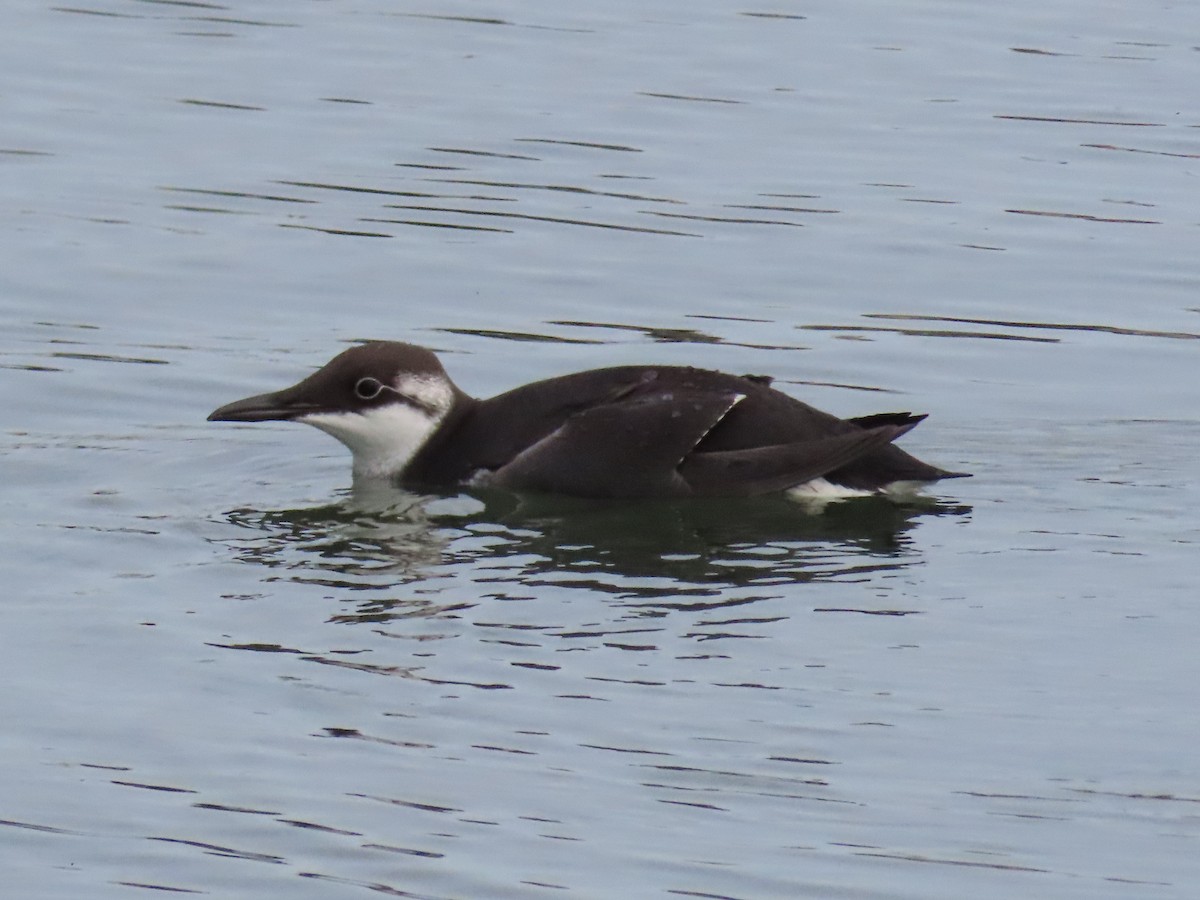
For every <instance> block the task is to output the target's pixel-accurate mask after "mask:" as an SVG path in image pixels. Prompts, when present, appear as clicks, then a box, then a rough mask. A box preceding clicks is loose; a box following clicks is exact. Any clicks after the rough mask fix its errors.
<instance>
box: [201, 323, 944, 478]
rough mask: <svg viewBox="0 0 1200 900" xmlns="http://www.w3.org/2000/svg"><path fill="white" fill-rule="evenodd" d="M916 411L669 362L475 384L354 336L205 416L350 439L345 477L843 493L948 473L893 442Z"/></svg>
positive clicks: (418, 356)
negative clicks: (838, 404) (486, 389)
mask: <svg viewBox="0 0 1200 900" xmlns="http://www.w3.org/2000/svg"><path fill="white" fill-rule="evenodd" d="M924 418H925V416H924V415H913V414H912V413H908V412H898V413H881V414H877V415H870V416H861V417H858V418H851V419H840V418H838V417H837V416H834V415H831V414H829V413H825V412H821V411H820V410H818V409H814V408H813V407H811V406H809V405H807V404H805V403H802V402H801V401H800V400H797V399H795V398H794V397H791V396H789V395H788V394H785V393H783V392H782V391H779V390H776V389H775V388H773V387H772V386H771V379H770V378H769V377H766V376H762V375H729V374H726V373H723V372H716V371H711V370H708V369H695V368H690V367H684V366H616V367H613V368H604V369H592V370H589V371H586V372H577V373H575V374H572V375H563V376H559V377H557V378H548V379H546V380H544V381H537V382H534V383H532V384H527V385H525V386H523V387H518V388H514V389H513V390H510V391H508V392H506V393H503V394H499V395H498V396H495V397H492V398H490V399H486V400H479V399H476V398H474V397H471V396H469V395H467V394H466V393H464V392H463V391H462V390H460V389H459V388H458V387H457V385H455V384H454V382H453V381H451V380H450V377H449V376H448V375H447V374H446V371H445V369H443V368H442V364H441V363H440V362H439V361H438V358H437V357H436V356H435V355H434V354H433V353H432V352H431V351H429V350H426V349H425V348H423V347H418V346H415V345H413V344H405V343H399V342H395V341H370V342H368V343H364V344H360V345H357V346H355V347H351V348H350V349H348V350H345V351H343V352H342V353H339V354H338V355H337V356H335V357H334V358H333V359H332V360H330V361H329V362H328V363H327V364H326V365H325V366H323V367H322V368H321V369H319V370H318V371H316V372H314V373H313V374H312V375H309V376H308V377H307V378H305V379H304V380H303V381H301V382H299V383H298V384H296V385H293V386H292V387H289V388H286V389H284V390H282V391H277V392H275V393H269V394H259V395H256V396H254V397H247V398H246V399H244V400H237V401H235V402H233V403H229V404H227V405H225V406H222V407H220V408H219V409H217V410H215V411H214V412H213V413H212V414H211V415H209V417H208V420H209V421H210V422H211V421H215V422H264V421H275V420H282V421H296V422H304V423H306V424H308V425H313V426H315V427H317V428H319V429H321V430H322V431H324V432H327V433H328V434H330V435H332V436H333V437H335V438H337V439H338V440H339V441H341V442H342V443H343V444H345V445H346V446H347V447H348V448H349V449H350V452H351V453H352V454H353V455H354V463H353V467H354V476H355V479H356V481H358V480H362V479H365V480H388V481H392V482H394V483H397V484H403V485H408V486H416V487H420V486H430V487H449V486H454V485H474V486H488V485H490V486H495V487H500V488H506V489H509V490H512V491H517V492H527V491H528V492H539V493H543V492H544V493H556V494H566V495H573V496H579V497H595V498H634V497H689V496H697V497H714V496H732V497H745V496H754V495H759V494H767V493H773V492H780V491H785V492H789V493H791V494H793V495H796V496H804V495H809V496H824V495H837V496H856V495H868V494H887V493H899V492H904V491H906V490H908V489H910V488H912V487H913V486H915V485H916V486H919V485H923V484H927V483H929V482H934V481H937V480H939V479H942V478H958V477H963V476H964V475H965V474H966V473H962V472H950V471H946V470H945V469H940V468H937V467H936V466H931V465H929V464H928V463H924V462H921V461H920V460H918V459H916V458H915V457H913V456H910V455H909V454H907V453H905V452H904V451H903V450H901V449H900V448H898V447H895V446H893V444H892V442H893V441H894V440H896V439H897V438H898V437H900V436H901V435H903V434H905V433H907V432H908V431H910V430H912V429H913V428H914V427H915V426H916V425H917V423H919V422H920V421H921V420H922V419H924Z"/></svg>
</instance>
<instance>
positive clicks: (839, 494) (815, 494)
mask: <svg viewBox="0 0 1200 900" xmlns="http://www.w3.org/2000/svg"><path fill="white" fill-rule="evenodd" d="M786 493H787V495H788V496H789V497H791V498H792V499H793V500H816V501H818V502H828V501H830V500H845V499H847V498H849V497H870V496H871V494H872V493H874V492H873V491H861V490H859V489H858V488H848V487H843V486H842V485H840V484H834V483H833V482H832V481H826V480H825V479H824V478H814V479H813V480H812V481H806V482H804V484H798V485H796V486H795V487H791V488H788V489H787V491H786Z"/></svg>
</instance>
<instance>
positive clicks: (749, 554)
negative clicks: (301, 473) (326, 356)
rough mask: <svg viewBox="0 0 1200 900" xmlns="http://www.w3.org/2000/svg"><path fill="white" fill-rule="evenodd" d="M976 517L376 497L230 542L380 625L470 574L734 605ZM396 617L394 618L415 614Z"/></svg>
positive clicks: (900, 563) (887, 506) (762, 501)
mask: <svg viewBox="0 0 1200 900" xmlns="http://www.w3.org/2000/svg"><path fill="white" fill-rule="evenodd" d="M969 514H970V507H967V506H962V505H952V504H947V503H943V502H939V501H936V500H928V499H927V500H924V501H922V502H921V503H919V504H914V505H899V504H896V503H893V502H891V501H888V500H883V499H874V498H869V499H862V500H852V501H846V502H841V503H834V504H830V505H829V506H827V507H824V508H821V509H808V508H805V507H802V506H800V505H798V504H797V503H796V502H794V501H792V500H789V499H786V498H784V497H782V496H777V497H765V498H763V497H760V498H752V499H744V500H704V501H671V502H665V501H654V502H620V503H618V502H596V501H582V500H573V499H568V498H559V497H520V496H516V495H512V494H508V493H503V492H475V493H471V494H456V495H441V496H438V495H424V496H423V495H416V494H411V493H408V492H405V491H402V490H399V489H394V490H393V489H381V488H374V489H372V490H370V491H362V490H359V491H355V492H352V493H348V494H347V495H346V496H345V497H344V498H342V499H341V500H340V501H339V502H337V503H333V504H330V505H326V506H319V507H310V508H303V509H288V510H272V511H262V510H251V509H235V510H232V511H230V512H228V513H227V514H226V519H227V520H228V521H229V522H230V523H232V524H235V525H237V526H240V527H241V529H242V532H241V534H242V536H239V537H235V538H233V539H232V540H229V541H228V542H227V543H228V544H229V545H230V546H231V547H232V550H233V552H234V553H235V554H236V556H237V558H238V559H240V560H242V561H244V562H247V563H252V564H255V565H259V566H263V567H264V568H265V569H267V570H268V574H267V576H266V578H267V580H278V579H286V580H292V581H297V582H303V583H307V584H318V585H326V586H330V587H338V588H342V589H349V590H357V591H369V592H371V593H372V596H371V597H370V598H368V597H365V596H364V597H362V601H363V602H364V603H365V604H368V605H369V609H364V610H363V612H364V613H369V615H370V617H371V618H372V620H374V621H378V620H379V619H380V618H387V617H389V616H388V609H389V608H390V604H389V602H388V601H387V600H384V599H381V598H380V596H379V595H380V594H381V593H388V592H392V591H394V589H395V588H397V587H401V586H404V585H414V584H416V583H419V582H431V583H432V582H434V581H435V580H436V579H438V578H447V577H449V578H454V579H455V581H456V583H460V584H461V579H462V578H463V577H464V576H465V577H466V578H467V579H469V581H470V582H472V583H474V584H476V585H478V586H479V588H480V589H479V590H478V591H476V592H475V593H476V594H478V595H479V596H493V595H509V596H511V595H516V594H519V593H520V592H521V591H524V592H525V593H527V594H528V593H531V592H536V590H537V589H538V588H539V587H545V586H548V585H553V586H554V587H555V588H568V589H570V588H574V589H579V590H584V591H593V592H599V593H602V594H604V595H606V596H608V597H609V598H610V599H613V598H617V599H620V600H624V601H629V602H631V603H647V602H649V603H650V604H651V605H655V606H660V607H672V606H676V605H678V606H687V607H690V608H695V607H696V606H700V605H732V603H733V602H735V598H733V597H732V596H730V591H731V589H752V590H756V591H758V592H760V593H762V592H770V588H771V586H778V585H783V584H796V583H801V582H811V581H820V580H831V579H848V578H850V579H853V578H869V577H872V574H873V573H878V572H880V571H896V570H900V569H903V568H905V567H907V566H910V565H913V564H914V563H916V562H919V561H920V559H921V555H920V552H919V549H918V547H917V545H916V544H915V542H914V541H913V530H914V529H915V528H916V527H917V525H918V523H919V522H920V521H921V520H922V519H923V518H926V517H930V516H955V517H966V516H968V515H969ZM738 593H739V595H740V597H739V599H736V602H738V603H740V602H746V599H747V597H746V594H745V591H744V590H742V591H738ZM775 593H778V591H776V592H775ZM751 596H753V595H751ZM401 606H403V604H402V602H401V601H399V600H397V601H396V608H395V609H394V610H393V612H394V614H395V615H397V616H402V615H406V614H410V613H411V612H413V610H407V608H404V609H401V608H400V607H401Z"/></svg>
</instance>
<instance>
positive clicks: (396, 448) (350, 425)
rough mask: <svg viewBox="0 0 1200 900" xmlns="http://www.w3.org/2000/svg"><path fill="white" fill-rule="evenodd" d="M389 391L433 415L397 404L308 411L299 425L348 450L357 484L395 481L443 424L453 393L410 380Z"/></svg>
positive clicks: (421, 380) (441, 385) (425, 381)
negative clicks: (370, 481) (319, 411)
mask: <svg viewBox="0 0 1200 900" xmlns="http://www.w3.org/2000/svg"><path fill="white" fill-rule="evenodd" d="M394 390H395V391H396V393H398V394H403V395H405V396H408V397H412V398H413V399H414V400H416V401H418V402H419V403H422V404H425V405H427V406H429V407H432V408H433V411H432V412H429V411H427V410H425V409H422V408H419V407H416V406H411V405H410V404H408V403H406V402H404V401H403V400H397V401H396V402H395V403H388V404H387V405H385V406H377V407H375V408H373V409H368V410H366V411H364V412H337V413H313V414H312V415H307V416H302V417H300V418H299V419H298V421H300V422H304V423H305V424H308V425H312V426H313V427H314V428H319V429H321V430H322V431H324V432H325V433H326V434H329V435H332V436H333V437H335V438H337V439H338V440H339V441H341V442H342V443H343V444H345V445H346V446H347V447H349V448H350V452H351V453H353V454H354V477H355V479H356V480H358V479H369V480H378V479H391V478H395V477H396V476H397V475H399V474H400V473H402V472H403V471H404V469H405V467H406V466H407V465H408V464H409V462H410V461H411V460H412V458H413V456H415V455H416V453H417V451H418V450H420V449H421V448H422V447H423V446H424V445H425V442H426V441H428V440H429V438H430V436H431V435H432V434H433V433H434V432H435V431H437V428H438V426H439V425H441V424H442V419H444V418H446V413H448V412H449V411H450V406H451V404H452V403H453V402H454V393H453V391H452V390H451V389H450V386H449V385H448V384H446V383H445V382H444V381H439V380H435V379H431V378H414V377H412V376H408V377H403V378H401V379H400V380H399V381H398V385H397V387H396V388H394Z"/></svg>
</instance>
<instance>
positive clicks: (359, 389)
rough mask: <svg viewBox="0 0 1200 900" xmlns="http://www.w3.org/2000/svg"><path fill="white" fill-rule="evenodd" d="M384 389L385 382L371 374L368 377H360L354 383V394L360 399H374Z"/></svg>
mask: <svg viewBox="0 0 1200 900" xmlns="http://www.w3.org/2000/svg"><path fill="white" fill-rule="evenodd" d="M382 390H383V384H382V383H381V382H380V381H379V379H378V378H371V377H370V376H369V375H368V376H367V377H366V378H360V379H358V381H356V382H355V383H354V394H355V396H357V397H358V398H359V399H360V400H374V399H375V398H376V397H378V396H379V392H380V391H382Z"/></svg>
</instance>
